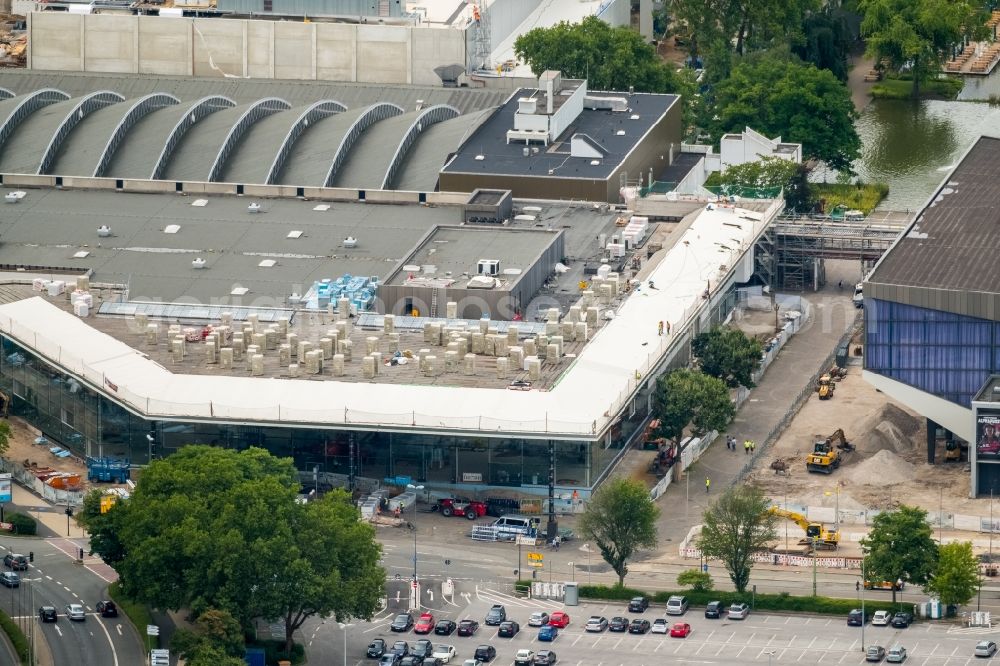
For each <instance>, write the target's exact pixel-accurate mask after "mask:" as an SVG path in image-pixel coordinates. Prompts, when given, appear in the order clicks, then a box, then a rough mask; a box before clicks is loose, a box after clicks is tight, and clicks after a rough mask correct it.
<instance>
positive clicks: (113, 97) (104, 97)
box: [35, 90, 125, 174]
mask: <svg viewBox="0 0 1000 666" xmlns="http://www.w3.org/2000/svg"><path fill="white" fill-rule="evenodd" d="M124 101H125V96H124V95H121V94H119V93H116V92H113V91H111V90H99V91H98V92H92V93H90V94H88V95H85V96H84V97H83V98H81V99H80V101H79V102H77V103H76V104H75V105H74V106H73V108H72V109H70V111H69V113H67V114H66V116H65V117H64V118H63V119H62V122H61V123H59V128H58V129H57V130H56V131H55V133H54V134H53V135H52V138H51V139H50V140H49V145H48V146H46V147H45V152H44V153H42V159H41V162H39V164H38V171H36V172H35V173H37V174H45V173H48V172H49V169H51V168H52V163H53V162H55V160H56V155H57V154H58V153H59V148H60V147H61V146H62V143H63V141H65V140H66V137H67V136H69V133H70V132H72V131H73V128H74V127H76V126H77V124H79V122H80V121H81V120H83V119H84V118H86V117H87V116H89V115H90V114H91V113H93V112H94V111H99V110H100V109H103V108H104V107H106V106H110V105H112V104H118V103H119V102H124Z"/></svg>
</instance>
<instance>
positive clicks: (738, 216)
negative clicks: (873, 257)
mask: <svg viewBox="0 0 1000 666" xmlns="http://www.w3.org/2000/svg"><path fill="white" fill-rule="evenodd" d="M771 210H774V207H772V209H771ZM768 217H769V216H768V215H767V214H762V213H756V212H752V211H748V210H745V209H741V208H736V207H718V208H716V209H715V210H708V209H706V210H703V211H702V212H701V213H700V214H699V215H698V217H697V218H696V219H695V220H694V222H693V223H692V224H691V226H690V227H689V228H688V229H687V230H686V231H685V232H684V233H683V235H682V236H681V237H680V238H679V239H678V240H677V242H676V244H675V245H674V247H673V248H672V249H670V250H669V251H668V252H667V253H666V255H665V256H664V257H663V259H662V260H661V261H660V263H659V265H658V266H656V267H655V268H654V269H653V271H652V273H651V274H650V276H649V280H650V281H652V282H654V283H655V287H656V288H655V289H650V288H649V281H647V282H643V283H642V284H641V285H640V286H639V288H638V289H637V290H636V291H635V292H634V293H633V294H632V295H631V296H629V297H628V298H627V299H625V301H624V302H623V303H622V304H621V306H620V307H619V309H618V311H617V314H616V316H615V318H614V320H613V321H610V322H608V323H607V324H606V325H605V326H604V327H602V328H601V329H600V330H599V331H598V332H597V334H596V335H595V336H594V338H593V339H592V340H591V342H590V343H589V344H588V345H587V346H586V347H584V350H583V352H582V353H581V354H580V356H579V357H578V358H577V359H576V360H575V362H573V365H572V366H571V367H570V368H569V369H568V370H567V371H566V372H565V373H564V375H563V377H562V378H561V380H560V381H559V382H558V383H557V385H556V386H555V387H554V388H553V389H552V390H550V391H537V390H533V391H526V392H521V391H510V390H507V389H468V388H459V387H439V386H408V385H396V384H386V383H372V384H365V383H358V382H350V383H348V382H338V381H333V380H326V381H319V382H318V381H311V380H305V379H280V378H263V377H232V376H206V375H182V374H174V373H172V372H170V370H169V369H167V368H164V367H163V366H161V365H159V364H158V363H155V362H154V361H151V360H150V359H148V358H147V357H146V356H145V355H144V354H143V353H142V352H140V351H137V350H135V349H133V348H132V347H130V346H129V345H127V344H125V343H124V342H121V341H119V340H117V339H115V338H113V337H111V336H109V335H107V334H105V333H102V332H100V331H98V330H96V329H94V328H92V327H90V326H88V325H87V323H86V322H85V321H84V320H81V319H78V318H77V317H75V316H73V315H71V314H69V313H67V312H65V311H63V310H61V309H60V308H58V307H56V306H55V305H52V304H51V303H49V302H47V301H46V300H45V299H44V298H41V297H38V298H31V299H27V300H22V301H17V302H13V303H9V304H6V305H0V331H3V332H4V333H6V334H9V335H10V336H11V337H13V338H15V339H16V340H18V341H20V342H21V343H23V344H25V345H26V346H28V347H31V348H33V349H34V350H35V351H37V352H38V353H39V354H40V355H42V356H43V357H45V358H47V359H48V360H50V361H52V362H54V363H56V364H58V365H60V366H62V367H64V368H66V369H67V370H69V371H70V372H72V373H74V374H76V375H78V376H81V377H84V378H86V379H87V380H88V381H90V382H91V383H92V384H93V385H94V386H97V387H100V389H101V390H102V391H103V392H104V393H106V394H108V395H109V396H112V397H113V398H115V399H117V400H120V401H122V402H124V403H127V404H128V405H130V406H132V407H133V408H134V409H136V410H137V411H139V412H140V413H142V414H145V415H147V416H149V417H152V418H166V419H171V418H173V419H179V420H183V419H205V418H215V419H220V420H237V421H258V422H261V421H262V422H274V423H281V422H288V423H290V424H301V423H315V424H317V425H338V426H342V425H344V424H357V425H359V426H367V427H379V426H382V427H398V426H403V427H419V428H428V429H438V428H440V429H462V430H481V431H485V432H502V433H548V434H551V435H554V436H559V437H566V436H574V435H580V436H593V435H595V434H597V433H600V432H602V431H603V430H604V428H605V427H606V426H607V425H608V422H609V421H610V420H611V419H612V418H613V417H614V415H615V414H616V413H617V412H618V410H619V409H620V407H621V406H622V404H623V403H624V401H625V400H627V399H628V398H629V396H630V395H631V394H632V392H633V391H634V390H635V388H636V384H637V373H638V376H639V377H644V376H645V374H646V372H647V371H648V370H649V368H650V367H651V366H653V365H655V363H657V362H658V361H659V360H660V358H662V356H663V354H664V353H665V352H666V350H667V347H668V346H669V345H670V343H671V341H672V338H671V337H668V336H663V337H660V336H659V335H658V333H657V329H658V324H659V322H660V321H664V322H669V324H670V327H671V329H672V330H673V331H675V332H676V331H679V330H681V329H680V327H682V326H684V325H686V322H687V320H688V319H689V318H690V316H691V315H692V314H693V313H694V312H696V311H697V309H698V308H699V306H700V304H701V302H702V300H703V298H704V292H705V289H706V286H707V285H709V284H711V289H712V291H713V292H714V291H715V290H716V289H717V288H718V286H719V283H720V281H723V280H724V279H725V278H726V276H727V275H728V272H729V271H730V270H731V269H732V266H733V265H734V264H735V263H736V262H737V261H738V260H739V258H740V257H741V256H742V255H743V254H744V253H745V252H746V251H748V250H749V249H750V248H751V247H752V244H753V242H754V240H755V239H756V237H757V235H758V234H759V233H760V232H761V231H762V230H763V227H764V226H765V225H766V220H767V219H768ZM721 267H725V268H721ZM564 362H566V363H569V362H572V360H571V359H566V360H565V361H564Z"/></svg>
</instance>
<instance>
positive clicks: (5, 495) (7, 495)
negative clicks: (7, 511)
mask: <svg viewBox="0 0 1000 666" xmlns="http://www.w3.org/2000/svg"><path fill="white" fill-rule="evenodd" d="M12 499H13V498H12V497H11V489H10V474H0V503H4V502H10V501H12Z"/></svg>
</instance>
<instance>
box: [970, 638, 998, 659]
mask: <svg viewBox="0 0 1000 666" xmlns="http://www.w3.org/2000/svg"><path fill="white" fill-rule="evenodd" d="M996 653H997V644H996V643H994V642H993V641H979V642H978V643H976V651H975V652H974V653H973V654H975V655H976V656H977V657H992V656H993V655H995V654H996Z"/></svg>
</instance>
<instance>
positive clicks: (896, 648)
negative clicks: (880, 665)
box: [885, 645, 906, 664]
mask: <svg viewBox="0 0 1000 666" xmlns="http://www.w3.org/2000/svg"><path fill="white" fill-rule="evenodd" d="M885 660H886V661H887V662H889V663H890V664H902V663H903V662H904V661H906V648H905V647H903V646H902V645H893V646H892V647H891V648H889V651H888V652H886V653H885Z"/></svg>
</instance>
